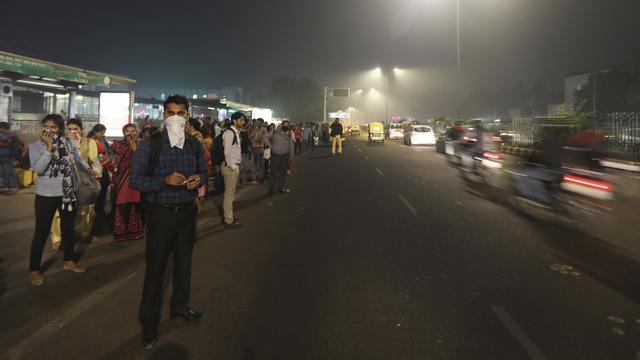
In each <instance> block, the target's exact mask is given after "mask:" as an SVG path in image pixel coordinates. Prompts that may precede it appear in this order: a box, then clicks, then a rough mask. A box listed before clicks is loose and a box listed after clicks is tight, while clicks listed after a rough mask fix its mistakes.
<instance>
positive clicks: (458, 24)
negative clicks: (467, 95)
mask: <svg viewBox="0 0 640 360" xmlns="http://www.w3.org/2000/svg"><path fill="white" fill-rule="evenodd" d="M456 57H457V70H458V72H457V74H456V78H457V79H456V118H457V119H460V105H461V104H460V81H461V77H462V76H461V75H462V62H461V59H460V0H456Z"/></svg>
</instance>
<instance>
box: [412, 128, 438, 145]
mask: <svg viewBox="0 0 640 360" xmlns="http://www.w3.org/2000/svg"><path fill="white" fill-rule="evenodd" d="M404 144H405V145H435V144H436V135H435V133H434V132H433V129H432V128H431V126H427V125H407V126H405V129H404Z"/></svg>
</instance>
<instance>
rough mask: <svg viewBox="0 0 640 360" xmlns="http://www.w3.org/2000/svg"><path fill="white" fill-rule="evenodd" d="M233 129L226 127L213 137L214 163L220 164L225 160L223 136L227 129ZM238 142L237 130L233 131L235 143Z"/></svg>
mask: <svg viewBox="0 0 640 360" xmlns="http://www.w3.org/2000/svg"><path fill="white" fill-rule="evenodd" d="M229 130H231V131H233V129H226V130H224V131H223V132H221V133H220V135H218V136H216V138H215V139H213V147H212V148H211V161H213V165H215V166H220V165H222V163H223V162H224V141H223V140H222V136H223V135H224V133H225V132H226V131H229ZM237 143H238V135H237V134H236V132H235V131H233V143H232V144H233V145H235V144H237Z"/></svg>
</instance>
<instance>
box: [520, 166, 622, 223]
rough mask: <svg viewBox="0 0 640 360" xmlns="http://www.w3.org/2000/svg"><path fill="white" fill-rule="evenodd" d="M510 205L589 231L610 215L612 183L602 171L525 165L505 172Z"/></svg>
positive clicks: (537, 215)
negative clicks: (509, 183) (509, 186)
mask: <svg viewBox="0 0 640 360" xmlns="http://www.w3.org/2000/svg"><path fill="white" fill-rule="evenodd" d="M508 172H509V173H510V174H511V175H512V180H513V188H512V193H511V195H510V196H509V198H508V202H509V203H510V205H511V206H512V207H513V208H514V209H516V210H517V211H520V212H522V213H524V214H526V215H529V216H531V217H533V218H536V219H539V220H542V221H544V222H549V223H554V224H556V225H560V226H564V227H569V228H576V229H581V230H590V228H591V227H593V226H596V227H597V226H599V224H601V223H602V222H606V221H607V220H608V219H610V218H611V217H612V216H613V206H612V204H613V201H614V200H615V195H614V184H613V182H612V180H613V179H612V178H609V177H608V176H607V175H606V174H605V173H603V172H599V171H593V170H585V169H578V168H571V167H562V168H560V169H547V168H543V167H540V166H536V165H532V164H524V165H519V166H516V167H514V169H513V171H508Z"/></svg>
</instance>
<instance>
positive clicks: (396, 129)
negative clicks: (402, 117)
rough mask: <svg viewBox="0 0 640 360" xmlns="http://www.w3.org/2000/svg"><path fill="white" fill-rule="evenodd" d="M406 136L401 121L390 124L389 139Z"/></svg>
mask: <svg viewBox="0 0 640 360" xmlns="http://www.w3.org/2000/svg"><path fill="white" fill-rule="evenodd" d="M403 137H404V129H403V128H402V124H401V123H391V124H389V140H397V139H402V138H403Z"/></svg>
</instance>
